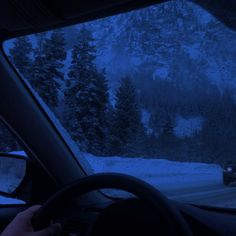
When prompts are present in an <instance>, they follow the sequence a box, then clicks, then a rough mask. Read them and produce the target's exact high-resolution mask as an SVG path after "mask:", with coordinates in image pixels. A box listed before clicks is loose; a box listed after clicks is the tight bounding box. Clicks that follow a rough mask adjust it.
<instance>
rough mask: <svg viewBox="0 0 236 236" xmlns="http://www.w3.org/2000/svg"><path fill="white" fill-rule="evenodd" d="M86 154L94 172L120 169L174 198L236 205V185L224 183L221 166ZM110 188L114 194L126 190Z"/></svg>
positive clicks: (208, 203) (201, 203) (209, 203)
mask: <svg viewBox="0 0 236 236" xmlns="http://www.w3.org/2000/svg"><path fill="white" fill-rule="evenodd" d="M85 158H86V159H87V161H88V162H89V164H90V165H91V167H92V169H93V170H94V172H119V173H125V174H130V175H133V176H136V177H138V178H141V179H143V180H145V181H146V182H148V183H150V184H152V185H154V186H155V187H156V188H157V189H159V190H160V191H161V192H163V193H164V194H165V195H166V196H168V197H169V198H170V199H173V200H179V201H183V202H188V203H195V204H200V205H213V206H221V207H232V208H236V185H235V186H224V185H223V183H222V171H223V170H222V168H221V167H220V166H219V165H216V164H205V163H194V162H192V163H191V162H176V161H168V160H163V159H157V158H153V159H142V158H120V157H111V158H110V157H108V158H107V157H95V156H92V155H86V156H85ZM109 192H112V194H114V195H116V196H120V195H121V194H122V195H124V194H125V193H121V192H118V193H116V192H115V191H110V190H109Z"/></svg>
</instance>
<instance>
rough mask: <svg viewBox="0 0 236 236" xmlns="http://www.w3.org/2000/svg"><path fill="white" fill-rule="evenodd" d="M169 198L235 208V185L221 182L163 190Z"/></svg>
mask: <svg viewBox="0 0 236 236" xmlns="http://www.w3.org/2000/svg"><path fill="white" fill-rule="evenodd" d="M162 192H163V193H165V194H166V195H167V196H168V197H169V198H170V199H173V200H178V201H183V202H189V203H195V204H198V205H214V206H219V207H220V206H223V207H232V208H236V187H235V186H230V187H228V186H224V185H223V184H215V185H214V184H213V185H204V186H198V187H192V188H185V189H175V190H173V189H171V190H169V191H168V190H163V191H162Z"/></svg>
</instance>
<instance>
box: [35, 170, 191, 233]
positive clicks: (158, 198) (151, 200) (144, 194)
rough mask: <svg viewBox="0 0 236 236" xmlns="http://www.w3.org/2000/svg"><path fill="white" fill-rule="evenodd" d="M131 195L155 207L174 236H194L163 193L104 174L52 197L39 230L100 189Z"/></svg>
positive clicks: (43, 210) (40, 215)
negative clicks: (77, 199) (67, 204)
mask: <svg viewBox="0 0 236 236" xmlns="http://www.w3.org/2000/svg"><path fill="white" fill-rule="evenodd" d="M105 188H106V189H107V188H112V189H119V190H123V191H127V192H129V193H131V194H133V195H135V196H136V197H138V198H139V199H140V200H143V201H144V202H145V203H146V204H147V205H149V206H150V207H152V209H154V210H155V211H156V212H157V213H158V214H159V215H161V217H162V219H163V220H164V221H165V222H166V225H168V229H169V231H170V235H181V236H192V232H191V229H190V227H189V226H188V224H187V222H186V221H185V219H184V217H183V216H182V215H181V213H180V212H179V211H178V209H177V208H176V207H175V206H174V205H173V204H172V202H171V201H169V200H168V199H167V198H166V197H165V196H164V195H163V194H162V193H161V192H160V191H158V190H157V189H156V188H154V187H153V186H151V185H150V184H148V183H146V182H144V181H142V180H140V179H138V178H135V177H132V176H129V175H124V174H117V173H101V174H94V175H90V176H87V177H84V178H82V179H80V180H77V181H75V182H74V183H72V184H70V185H69V186H66V187H65V188H63V189H62V190H60V191H58V192H57V193H55V194H54V195H53V196H52V197H50V198H49V199H48V200H47V201H46V202H45V203H44V204H43V206H42V207H41V208H40V209H39V211H38V212H37V213H36V214H35V215H34V217H33V218H32V224H33V226H34V228H35V230H40V229H43V228H45V227H47V226H48V225H49V223H50V220H51V219H52V218H53V217H54V216H55V212H57V209H58V208H59V207H61V206H62V205H63V203H65V202H68V201H70V200H71V199H73V198H75V197H79V196H81V195H83V194H86V193H89V192H91V191H94V190H99V189H105Z"/></svg>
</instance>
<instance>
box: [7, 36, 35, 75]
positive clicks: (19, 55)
mask: <svg viewBox="0 0 236 236" xmlns="http://www.w3.org/2000/svg"><path fill="white" fill-rule="evenodd" d="M32 52H33V48H32V44H31V42H30V40H29V38H28V37H27V36H24V37H19V38H16V39H15V40H14V42H13V47H12V48H11V49H10V50H9V53H10V59H11V61H12V62H13V64H14V65H15V67H16V69H17V70H18V71H19V72H20V73H21V74H22V75H23V77H24V78H30V76H31V75H32V57H31V54H32Z"/></svg>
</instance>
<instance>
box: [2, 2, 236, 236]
mask: <svg viewBox="0 0 236 236" xmlns="http://www.w3.org/2000/svg"><path fill="white" fill-rule="evenodd" d="M162 2H165V1H164V0H161V1H158V0H156V1H155V0H136V1H135V0H113V1H110V0H104V1H93V0H88V1H72V0H67V1H65V0H48V1H45V0H33V1H27V0H22V1H16V0H3V1H1V2H0V42H1V46H2V45H3V43H4V41H6V40H8V39H11V38H15V37H18V36H24V35H29V34H33V33H39V32H43V31H46V30H52V29H55V28H59V27H65V26H70V25H72V24H77V23H82V22H87V21H91V20H95V19H99V18H103V17H106V16H111V15H115V14H118V13H123V12H129V11H131V10H134V9H139V8H143V7H147V6H151V5H153V4H159V3H160V4H161V3H162ZM193 2H194V3H196V4H198V5H200V6H201V7H203V8H204V9H206V10H207V11H208V12H209V13H210V14H212V15H214V16H215V17H216V18H217V19H219V20H220V21H221V22H222V23H223V24H225V25H226V26H227V27H229V29H230V30H232V31H235V30H236V2H235V1H233V0H230V1H223V0H218V1H215V0H193ZM0 78H1V79H0V97H1V98H0V118H1V121H2V122H3V123H4V124H5V125H6V126H7V127H8V128H9V130H10V131H11V132H12V134H13V135H14V136H15V137H16V138H17V141H18V142H19V144H20V145H21V146H22V147H23V148H24V150H25V152H26V155H27V158H26V157H24V156H22V157H19V156H18V157H16V156H15V155H14V154H9V157H11V158H22V159H24V160H25V161H26V163H27V169H26V176H25V177H24V181H23V182H22V183H21V185H20V186H19V187H18V188H17V189H16V190H15V191H14V192H13V193H11V194H10V195H9V194H5V196H8V197H9V196H11V197H14V198H17V199H21V200H23V201H25V202H27V204H5V205H0V230H1V231H2V230H3V229H4V228H5V227H6V226H7V224H8V223H9V222H10V221H11V220H12V219H13V218H14V217H15V216H16V215H17V213H19V212H21V211H22V210H24V209H26V208H27V207H29V206H31V205H36V204H40V205H42V208H41V209H40V210H39V211H38V212H37V214H36V215H35V216H34V217H33V219H32V224H33V226H34V228H35V230H39V229H42V228H44V227H45V226H47V225H48V224H49V222H50V220H51V219H54V220H55V221H56V222H60V223H61V224H62V226H63V230H62V234H61V235H189V236H190V235H236V224H235V221H236V209H233V208H224V207H213V206H205V205H204V206H202V205H196V204H187V203H183V202H180V201H175V200H170V199H168V198H167V197H166V196H165V195H164V194H163V193H161V191H159V190H158V189H156V188H154V187H152V186H151V185H149V184H148V183H146V182H144V181H142V180H140V179H138V178H135V177H132V176H129V175H124V174H117V173H100V174H92V175H88V174H87V173H86V171H85V170H84V169H83V167H82V165H81V163H80V162H79V161H78V160H79V158H76V156H75V155H76V154H75V153H74V152H73V151H72V150H71V148H70V146H69V145H68V144H67V142H66V141H65V140H64V138H63V137H62V135H61V134H60V132H59V131H58V130H57V128H56V126H55V124H54V123H53V122H52V121H51V119H50V117H49V116H48V113H47V112H46V111H45V110H44V108H43V107H42V106H41V105H40V103H39V101H38V100H37V99H36V98H35V96H34V94H33V93H32V91H31V90H30V89H29V88H28V86H26V84H25V83H24V82H23V80H22V79H21V78H20V75H19V73H18V72H17V70H16V69H15V68H14V67H13V66H12V64H11V63H10V61H9V59H8V58H7V56H6V55H5V53H4V51H3V46H2V47H1V51H0ZM108 188H114V189H119V190H123V191H127V192H129V193H131V194H132V196H133V197H130V198H115V197H108V196H107V195H105V194H104V193H103V192H101V191H100V189H108ZM3 195H4V194H3Z"/></svg>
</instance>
